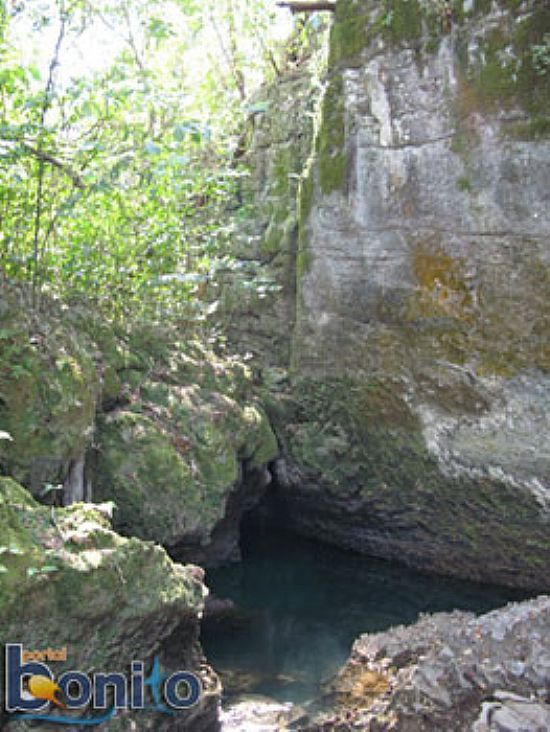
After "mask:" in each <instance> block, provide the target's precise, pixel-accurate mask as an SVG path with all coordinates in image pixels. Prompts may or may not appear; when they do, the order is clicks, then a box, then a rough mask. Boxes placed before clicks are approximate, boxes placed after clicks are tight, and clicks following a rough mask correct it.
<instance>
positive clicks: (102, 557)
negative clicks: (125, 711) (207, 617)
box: [0, 478, 217, 730]
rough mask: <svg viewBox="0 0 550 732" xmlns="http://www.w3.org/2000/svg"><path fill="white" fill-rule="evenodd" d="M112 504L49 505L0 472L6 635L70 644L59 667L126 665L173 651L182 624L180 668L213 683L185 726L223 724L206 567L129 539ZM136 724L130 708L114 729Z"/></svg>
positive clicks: (33, 644)
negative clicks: (204, 637) (213, 671)
mask: <svg viewBox="0 0 550 732" xmlns="http://www.w3.org/2000/svg"><path fill="white" fill-rule="evenodd" d="M110 510H111V507H110V506H109V505H98V506H95V505H91V504H74V505H73V506H71V507H69V508H58V509H53V508H48V507H45V506H42V505H40V504H38V503H36V502H35V501H34V500H33V499H32V497H31V496H30V494H29V493H28V492H27V491H26V490H25V489H24V488H22V487H21V486H20V485H18V484H17V483H15V482H14V481H13V480H11V479H7V478H1V479H0V537H1V538H0V614H1V617H2V624H1V628H2V642H11V643H22V644H23V646H24V648H25V649H27V650H33V651H34V650H39V649H46V648H63V647H65V646H66V647H67V652H68V658H67V662H66V663H65V662H59V663H57V662H56V663H54V664H52V666H55V671H56V672H57V671H59V672H62V671H64V670H68V669H69V668H70V669H79V670H82V671H84V672H86V673H92V672H94V671H103V672H108V671H123V672H124V671H126V670H127V669H128V667H129V664H130V662H131V661H132V660H134V659H136V660H137V659H139V660H142V661H145V662H146V663H150V662H151V661H152V659H153V657H154V656H155V655H159V657H161V658H166V654H165V653H164V651H163V642H165V641H166V640H167V639H168V638H169V637H170V636H171V635H172V634H174V633H175V632H176V631H177V632H176V635H175V636H174V638H175V640H173V642H174V643H175V642H176V641H177V639H178V638H179V653H180V657H179V658H178V660H177V663H178V664H181V666H179V668H181V669H185V670H189V671H195V672H197V673H199V675H201V676H202V677H204V684H205V694H204V697H203V700H202V702H200V704H199V705H198V707H197V708H194V709H193V711H192V712H190V713H189V715H188V717H185V716H184V717H182V718H181V719H179V718H178V722H177V723H178V729H182V730H183V729H186V730H187V729H189V730H191V729H192V730H195V729H203V725H204V728H205V729H216V721H215V720H216V709H217V697H216V693H215V689H216V683H215V679H214V677H212V676H210V675H209V670H208V669H207V668H203V667H202V654H201V650H200V646H199V644H198V634H199V615H200V613H201V612H202V608H203V598H204V595H205V592H206V590H205V588H204V585H203V584H202V571H201V570H200V569H198V568H197V567H193V566H182V565H178V564H174V563H172V561H171V560H170V559H169V558H168V556H167V554H166V552H165V551H164V549H162V548H161V547H159V546H157V545H155V544H153V543H144V542H142V541H140V540H138V539H135V538H131V539H126V538H122V537H120V536H119V535H117V534H116V533H114V532H113V531H112V529H111V527H110V521H109V518H108V515H109V512H110ZM163 654H164V655H163ZM3 689H4V685H3V684H2V690H3ZM2 693H3V691H2ZM3 706H4V705H3V704H2V708H3ZM4 721H5V722H6V721H7V720H4ZM136 723H137V724H138V725H139V729H144V730H146V729H155V730H156V729H171V728H173V727H170V726H169V724H168V723H167V722H166V721H165V720H164V719H163V718H162V716H161V717H158V716H156V717H155V716H153V717H151V715H147V714H145V713H143V714H141V715H140V716H139V719H135V720H134V721H133V724H136ZM170 724H174V720H173V719H172V718H171V719H170ZM209 725H210V726H209ZM2 728H3V729H4V727H2ZM7 728H8V729H14V730H15V729H26V728H27V727H26V726H25V725H21V724H18V723H13V725H12V724H10V725H9V726H8V727H7ZM127 728H128V729H129V728H130V720H129V719H128V720H125V717H124V715H122V717H121V718H120V719H117V720H113V721H111V722H110V723H109V729H127Z"/></svg>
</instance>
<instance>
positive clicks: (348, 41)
mask: <svg viewBox="0 0 550 732" xmlns="http://www.w3.org/2000/svg"><path fill="white" fill-rule="evenodd" d="M369 19H370V13H369V9H368V5H367V4H366V3H363V2H361V0H340V2H338V3H337V5H336V13H335V21H334V25H333V27H332V31H331V35H330V57H329V68H334V67H335V66H337V65H338V64H339V63H340V62H342V61H344V60H345V59H349V58H353V57H354V56H356V55H357V54H358V53H360V52H361V51H362V50H363V49H364V48H365V46H366V45H367V40H368V38H369V33H368V28H369Z"/></svg>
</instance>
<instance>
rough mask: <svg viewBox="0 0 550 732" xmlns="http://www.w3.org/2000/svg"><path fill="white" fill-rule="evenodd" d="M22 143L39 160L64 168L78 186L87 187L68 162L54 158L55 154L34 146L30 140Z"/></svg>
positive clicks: (60, 168)
mask: <svg viewBox="0 0 550 732" xmlns="http://www.w3.org/2000/svg"><path fill="white" fill-rule="evenodd" d="M21 145H22V146H23V147H24V148H25V150H27V151H28V152H30V153H31V154H32V155H34V156H35V158H37V159H38V160H40V161H41V162H43V163H50V165H53V166H54V167H56V168H59V170H62V171H63V172H64V173H65V175H67V176H69V178H70V179H71V180H72V182H73V183H74V185H75V186H76V188H80V189H83V188H85V185H84V182H83V180H82V178H81V177H80V175H79V174H78V173H77V172H76V171H75V170H73V169H72V168H70V167H69V166H68V165H67V163H64V162H62V161H61V160H58V159H57V158H54V156H53V155H50V153H47V152H44V150H39V149H38V148H36V147H33V146H32V145H29V143H28V142H22V143H21Z"/></svg>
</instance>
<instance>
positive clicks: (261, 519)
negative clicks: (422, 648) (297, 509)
mask: <svg viewBox="0 0 550 732" xmlns="http://www.w3.org/2000/svg"><path fill="white" fill-rule="evenodd" d="M283 519H284V511H282V510H281V505H280V504H279V503H278V501H277V497H276V494H274V493H273V492H271V491H270V492H269V493H268V495H267V496H266V498H265V499H264V500H263V502H262V504H261V505H260V506H259V507H258V508H256V509H255V510H253V511H251V512H249V513H248V514H246V515H245V517H244V518H243V520H242V523H241V538H240V545H241V552H242V561H241V562H240V563H238V564H228V565H224V566H220V567H217V568H214V569H211V570H208V572H207V578H206V582H207V584H208V586H209V587H210V590H211V593H212V596H213V597H214V598H215V600H214V602H213V603H212V605H211V612H210V613H209V614H207V615H206V617H205V620H204V622H203V628H202V644H203V648H204V651H205V654H206V657H207V658H208V661H209V663H210V664H211V665H212V666H213V667H214V668H215V669H216V671H217V672H218V673H219V674H220V676H221V679H222V683H223V685H224V690H225V694H226V697H228V698H234V697H235V696H236V695H239V694H243V693H255V694H262V695H266V696H269V697H271V698H273V699H276V700H278V701H290V702H294V703H303V702H304V701H306V700H308V699H310V698H313V697H314V696H317V695H318V693H319V690H320V686H321V685H322V683H323V682H324V681H325V680H326V679H328V678H329V677H330V676H331V675H332V674H333V673H334V672H335V671H336V670H337V668H338V667H339V666H340V665H342V664H343V663H344V661H345V660H346V658H347V656H348V655H349V651H350V648H351V644H352V643H353V640H354V639H355V638H357V637H358V636H359V635H360V634H361V633H365V632H375V631H381V630H386V629H387V628H389V627H390V626H392V625H398V624H409V623H413V622H414V621H415V620H416V619H417V618H418V614H419V613H421V612H422V613H423V612H437V611H450V610H454V609H462V610H472V611H474V612H486V611H488V610H491V609H493V608H496V607H499V606H502V605H504V604H505V603H506V602H508V601H510V600H516V599H523V598H524V597H525V593H520V592H519V591H515V590H512V589H509V588H503V587H494V586H493V587H492V586H488V585H481V584H477V583H472V582H465V581H460V580H456V579H450V578H443V577H440V576H435V575H430V574H426V573H423V572H419V571H415V570H411V569H408V568H406V567H403V566H401V565H398V564H395V563H392V562H387V561H384V560H380V559H374V558H371V557H365V556H362V555H357V554H354V553H352V552H349V551H345V550H342V549H338V548H336V547H333V546H329V545H326V544H323V543H321V542H319V541H314V540H310V539H306V538H303V537H300V536H297V535H296V534H293V533H291V532H289V531H287V530H286V529H285V528H284V523H283Z"/></svg>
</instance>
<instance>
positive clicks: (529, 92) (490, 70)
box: [462, 4, 550, 134]
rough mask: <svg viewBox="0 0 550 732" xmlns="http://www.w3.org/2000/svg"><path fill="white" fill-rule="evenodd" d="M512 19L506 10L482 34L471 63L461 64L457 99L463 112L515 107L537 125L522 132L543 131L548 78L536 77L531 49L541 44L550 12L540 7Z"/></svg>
mask: <svg viewBox="0 0 550 732" xmlns="http://www.w3.org/2000/svg"><path fill="white" fill-rule="evenodd" d="M515 16H516V13H515V12H514V10H511V11H510V12H509V13H507V14H506V15H505V16H503V18H502V20H501V22H500V25H499V27H497V28H493V29H492V30H490V31H489V32H488V33H487V34H486V36H485V37H484V38H483V39H482V42H481V45H480V49H479V57H478V61H477V62H475V63H469V62H468V60H467V59H464V58H463V59H462V64H463V74H464V78H463V79H462V85H463V87H465V88H464V89H463V91H462V95H463V97H464V98H465V99H466V100H467V102H468V104H467V105H466V109H464V110H463V113H465V114H468V113H469V112H470V111H472V110H473V109H483V110H487V111H493V110H496V109H500V108H504V109H507V108H513V107H520V108H521V109H523V110H525V112H527V113H528V114H529V115H530V116H531V117H532V118H536V119H537V120H538V122H537V124H536V125H534V127H532V128H531V127H530V126H528V127H524V128H523V132H524V133H525V132H527V131H528V130H529V129H531V130H532V132H533V133H534V134H536V133H537V131H539V132H540V130H541V129H545V128H546V127H547V125H546V123H545V122H541V120H548V118H549V117H550V75H549V74H540V73H537V69H536V68H535V65H534V63H533V54H532V48H533V46H535V45H537V44H540V43H542V42H543V38H544V32H545V29H546V28H548V27H550V8H549V7H548V6H544V4H541V5H540V6H537V7H535V8H534V9H533V11H532V12H531V13H530V14H529V15H528V16H526V17H524V18H516V17H515Z"/></svg>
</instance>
